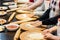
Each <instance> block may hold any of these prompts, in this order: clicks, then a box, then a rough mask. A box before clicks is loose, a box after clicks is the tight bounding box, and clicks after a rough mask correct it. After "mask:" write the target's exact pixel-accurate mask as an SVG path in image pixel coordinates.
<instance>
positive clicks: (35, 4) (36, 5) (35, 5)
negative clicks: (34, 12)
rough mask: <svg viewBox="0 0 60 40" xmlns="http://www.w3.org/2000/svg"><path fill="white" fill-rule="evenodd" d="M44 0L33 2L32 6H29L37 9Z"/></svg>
mask: <svg viewBox="0 0 60 40" xmlns="http://www.w3.org/2000/svg"><path fill="white" fill-rule="evenodd" d="M43 1H44V0H37V1H36V2H35V3H33V4H32V5H31V6H29V7H28V8H30V9H35V8H36V7H38V6H40V5H41V4H42V3H43Z"/></svg>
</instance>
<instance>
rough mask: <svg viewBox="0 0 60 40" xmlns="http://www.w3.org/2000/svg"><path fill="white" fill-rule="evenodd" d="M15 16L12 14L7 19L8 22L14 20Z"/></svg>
mask: <svg viewBox="0 0 60 40" xmlns="http://www.w3.org/2000/svg"><path fill="white" fill-rule="evenodd" d="M15 14H16V12H13V14H12V15H11V16H10V17H9V19H8V22H10V21H11V20H12V19H13V18H14V16H15Z"/></svg>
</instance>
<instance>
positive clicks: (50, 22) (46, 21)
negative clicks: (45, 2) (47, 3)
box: [38, 8, 60, 25]
mask: <svg viewBox="0 0 60 40" xmlns="http://www.w3.org/2000/svg"><path fill="white" fill-rule="evenodd" d="M50 10H51V8H49V9H47V11H46V12H45V13H44V14H43V15H42V16H41V17H40V18H38V20H40V21H42V24H43V25H56V24H57V21H58V18H60V15H58V16H55V17H53V18H49V13H50Z"/></svg>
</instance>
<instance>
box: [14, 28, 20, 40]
mask: <svg viewBox="0 0 60 40" xmlns="http://www.w3.org/2000/svg"><path fill="white" fill-rule="evenodd" d="M20 34H21V28H19V29H18V30H17V32H16V33H15V36H14V40H18V38H19V37H20Z"/></svg>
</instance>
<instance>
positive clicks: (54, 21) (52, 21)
mask: <svg viewBox="0 0 60 40" xmlns="http://www.w3.org/2000/svg"><path fill="white" fill-rule="evenodd" d="M58 18H60V15H58V16H55V17H53V18H49V19H46V20H43V21H42V24H43V25H56V24H57V21H58Z"/></svg>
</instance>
